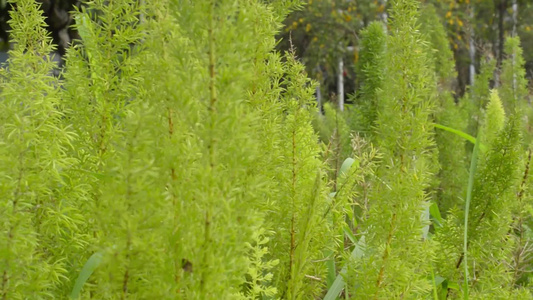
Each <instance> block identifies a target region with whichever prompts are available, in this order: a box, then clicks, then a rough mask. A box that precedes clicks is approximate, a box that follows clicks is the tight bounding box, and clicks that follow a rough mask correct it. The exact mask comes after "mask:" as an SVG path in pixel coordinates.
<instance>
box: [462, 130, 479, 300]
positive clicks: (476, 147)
mask: <svg viewBox="0 0 533 300" xmlns="http://www.w3.org/2000/svg"><path fill="white" fill-rule="evenodd" d="M479 146H480V145H479V139H477V140H476V143H475V145H474V151H473V153H472V160H471V161H470V174H469V176H468V187H467V190H466V204H465V230H464V239H463V253H464V269H465V275H464V277H465V282H464V284H465V287H464V299H467V300H468V213H469V211H470V202H471V201H472V190H473V189H474V177H475V175H476V169H477V156H478V152H479Z"/></svg>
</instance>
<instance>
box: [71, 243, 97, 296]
mask: <svg viewBox="0 0 533 300" xmlns="http://www.w3.org/2000/svg"><path fill="white" fill-rule="evenodd" d="M102 258H103V254H102V253H101V252H96V253H94V254H93V255H91V257H89V259H88V260H87V262H86V263H85V265H84V266H83V268H82V269H81V272H80V275H79V276H78V279H76V283H75V284H74V287H73V288H72V292H71V293H70V298H71V299H78V298H79V297H80V292H81V289H82V288H83V285H84V284H85V282H87V279H89V277H90V276H91V274H92V273H93V272H94V270H95V269H96V268H97V267H98V266H99V265H100V263H101V262H102Z"/></svg>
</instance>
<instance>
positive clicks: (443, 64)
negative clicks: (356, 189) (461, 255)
mask: <svg viewBox="0 0 533 300" xmlns="http://www.w3.org/2000/svg"><path fill="white" fill-rule="evenodd" d="M420 23H421V27H420V28H421V30H422V32H423V33H424V36H425V38H426V39H427V41H428V42H429V44H428V46H429V51H430V53H431V54H432V56H431V60H432V61H433V64H434V71H435V73H436V75H437V80H438V84H437V89H436V90H435V94H436V98H437V102H438V104H439V105H437V111H436V114H435V122H436V123H438V124H441V125H444V126H448V127H453V128H454V129H456V130H460V131H466V126H467V121H468V119H467V117H466V114H465V112H464V111H463V110H462V109H461V107H460V106H459V104H457V103H456V102H455V101H454V99H453V96H452V93H451V88H452V83H453V80H454V78H455V75H456V72H455V65H454V59H453V53H452V51H451V49H450V45H449V43H448V38H447V36H446V32H445V29H444V26H442V23H441V20H440V19H439V17H438V15H437V14H436V12H435V9H434V7H433V6H431V5H426V6H424V7H423V10H422V13H421V19H420ZM435 141H436V142H437V147H438V152H439V156H438V159H439V165H440V170H439V171H438V185H437V186H438V189H437V192H436V193H435V195H434V196H435V198H436V200H437V201H438V204H439V207H440V210H441V211H442V212H443V213H444V214H445V213H446V212H447V211H448V210H449V209H450V208H451V207H454V206H456V205H458V204H459V202H460V201H459V200H460V197H461V195H462V193H463V191H464V188H465V182H466V178H467V168H466V165H467V164H466V157H465V152H464V151H461V150H464V149H465V140H464V139H463V138H462V137H460V136H457V135H454V134H450V133H449V132H445V131H442V130H437V131H436V134H435Z"/></svg>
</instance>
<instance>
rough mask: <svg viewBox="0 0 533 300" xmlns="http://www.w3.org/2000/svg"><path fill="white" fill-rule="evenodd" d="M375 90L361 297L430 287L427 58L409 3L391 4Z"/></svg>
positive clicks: (411, 293)
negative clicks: (373, 162) (379, 161)
mask: <svg viewBox="0 0 533 300" xmlns="http://www.w3.org/2000/svg"><path fill="white" fill-rule="evenodd" d="M392 5H393V6H392V7H393V13H392V14H391V19H392V20H391V23H390V32H391V36H390V37H389V39H388V44H387V55H386V60H385V66H386V67H385V69H386V71H385V79H384V83H383V91H382V92H381V93H378V98H379V99H380V102H379V104H378V119H377V131H376V140H377V143H378V146H379V147H380V149H381V152H382V153H383V165H382V166H381V167H380V168H379V169H378V170H377V172H376V176H378V177H379V180H376V181H375V186H374V187H373V191H372V192H371V195H370V200H369V206H370V208H369V212H368V217H367V220H365V223H364V224H362V226H363V228H364V229H363V231H362V232H363V234H365V235H366V241H367V249H366V253H365V256H364V257H363V258H362V260H361V262H360V270H359V272H358V277H359V278H365V282H367V283H368V284H363V285H361V286H360V287H358V288H357V289H356V290H355V291H354V295H357V298H361V299H373V298H375V299H377V298H379V299H387V298H396V297H400V296H401V295H403V297H408V298H419V297H423V295H426V294H428V293H429V291H430V287H431V286H430V284H429V283H430V282H429V281H428V280H427V278H426V274H429V264H426V263H423V264H421V262H428V261H430V260H431V259H432V256H433V250H432V243H431V242H430V241H428V240H425V239H424V238H423V235H422V234H423V228H424V227H425V226H426V225H428V224H429V223H428V221H427V220H424V218H422V215H423V212H424V211H426V209H427V207H428V203H427V198H428V195H427V194H426V192H425V189H426V188H427V187H428V186H429V183H430V180H431V176H432V174H430V162H431V161H432V160H433V155H434V150H432V148H434V142H433V141H432V131H433V130H432V127H431V122H430V114H431V113H432V112H433V109H434V108H433V105H434V104H433V101H432V99H431V96H432V94H431V91H432V89H433V88H434V87H433V86H434V80H432V79H433V75H432V73H431V68H429V67H428V66H429V63H430V60H429V58H428V57H427V55H426V53H425V47H424V46H423V45H422V39H421V36H420V35H419V34H418V33H417V32H416V23H417V15H418V13H417V2H416V1H410V0H400V1H394V2H392Z"/></svg>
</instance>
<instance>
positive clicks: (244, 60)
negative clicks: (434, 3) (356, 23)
mask: <svg viewBox="0 0 533 300" xmlns="http://www.w3.org/2000/svg"><path fill="white" fill-rule="evenodd" d="M12 2H13V3H16V4H17V5H16V6H14V10H13V11H12V13H11V19H10V21H9V22H10V27H11V28H12V32H11V39H12V40H13V42H14V48H13V49H12V50H11V51H10V58H9V61H8V65H7V66H6V67H4V68H2V69H1V72H0V89H1V93H0V178H1V179H0V199H1V200H0V234H1V236H2V237H1V238H0V299H2V300H4V299H65V298H69V297H70V298H72V299H400V298H401V299H404V298H405V299H459V298H464V299H468V298H472V299H530V298H531V297H532V293H533V290H532V285H531V282H530V281H531V270H532V269H531V268H532V266H533V261H532V259H533V246H532V244H531V242H532V239H533V232H531V229H530V228H531V226H532V221H533V219H532V213H533V210H532V206H531V201H532V195H531V190H530V187H531V185H532V180H531V178H530V176H529V168H530V161H531V124H530V119H531V117H533V113H532V109H531V105H530V103H529V102H528V101H527V97H528V90H527V80H526V79H525V71H524V59H523V57H522V50H521V48H520V40H519V38H518V37H508V38H507V40H506V45H505V53H506V55H505V58H504V60H503V61H502V63H501V64H500V66H497V64H496V63H495V62H494V61H493V60H491V59H490V57H488V58H487V59H486V60H485V61H484V63H483V66H482V68H481V70H480V72H479V74H478V75H477V77H476V80H475V84H474V85H472V86H470V87H468V90H467V93H466V94H465V96H464V97H463V98H461V99H459V101H455V99H454V96H453V94H452V90H453V84H452V82H453V79H454V78H455V76H456V73H455V69H454V60H453V54H452V51H451V49H450V47H449V43H448V40H447V37H446V32H445V31H444V27H443V26H442V25H441V23H440V20H439V19H438V16H437V13H436V11H435V10H434V9H433V8H432V7H430V6H427V7H426V6H424V7H422V8H420V7H418V1H416V0H394V1H390V5H391V7H390V10H389V16H388V21H387V22H388V23H387V26H384V24H383V23H381V22H373V23H370V24H369V25H368V26H367V27H366V28H365V29H364V30H363V32H362V34H361V39H362V40H361V45H362V48H361V53H360V60H359V61H358V65H357V66H355V67H356V70H358V72H360V74H361V75H360V80H361V89H359V90H358V93H357V94H355V95H354V96H353V102H354V104H353V105H352V106H350V107H348V108H347V109H346V110H345V111H342V112H341V111H339V110H338V109H337V108H336V107H334V106H333V105H330V104H329V103H327V104H325V106H324V114H321V113H319V110H318V109H317V106H316V101H315V96H314V92H315V86H316V82H314V81H312V80H310V79H309V78H308V77H307V75H306V72H305V68H304V66H303V65H302V64H301V63H300V62H299V60H298V57H296V55H295V53H294V51H288V52H286V53H279V52H277V51H275V47H276V44H277V40H276V38H275V36H276V34H277V33H278V32H279V31H280V30H281V28H282V27H281V26H282V22H283V19H284V18H285V17H286V16H287V14H288V13H289V12H291V11H294V10H295V9H298V8H300V4H301V3H300V1H298V0H292V1H286V0H272V1H261V0H216V1H215V0H211V1H210V0H194V1H188V0H152V1H137V0H114V1H105V0H94V1H90V2H88V3H87V6H84V7H83V8H82V9H80V11H77V12H75V13H74V19H75V21H76V22H75V23H76V25H75V26H76V31H77V32H78V33H79V36H80V37H81V40H80V41H79V42H77V43H75V44H74V45H73V46H72V47H70V48H68V49H67V50H66V60H65V69H64V70H63V74H62V76H60V77H56V76H51V74H52V71H53V69H54V68H55V64H54V62H53V61H52V60H51V59H50V58H49V56H48V55H47V54H48V53H50V52H51V51H53V49H54V47H55V46H54V45H53V43H52V38H51V37H50V36H49V35H48V33H47V30H46V22H45V18H44V16H43V15H42V12H41V11H40V8H39V5H38V4H37V3H36V2H35V1H33V0H17V1H12ZM495 68H497V69H495ZM494 74H498V76H497V78H494ZM495 80H497V81H498V85H497V86H498V87H497V88H496V89H492V90H491V89H490V88H489V87H490V84H489V83H490V81H495Z"/></svg>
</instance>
